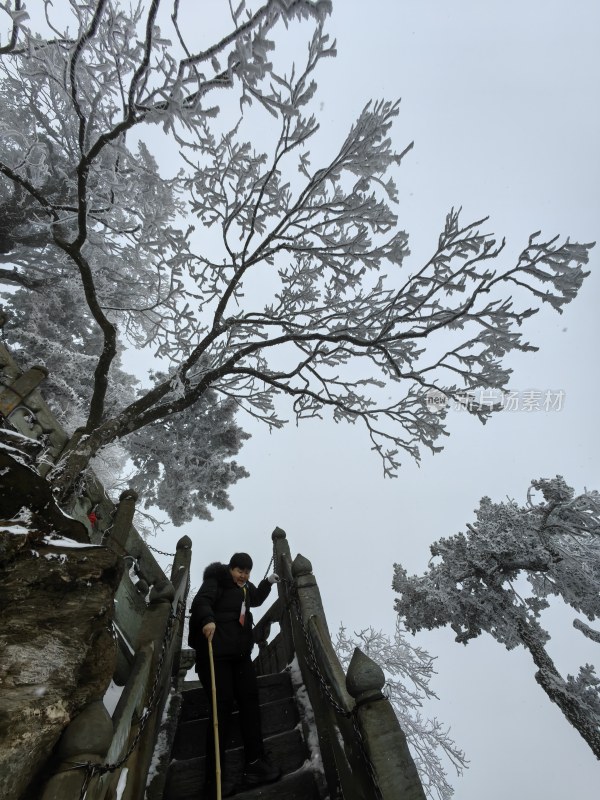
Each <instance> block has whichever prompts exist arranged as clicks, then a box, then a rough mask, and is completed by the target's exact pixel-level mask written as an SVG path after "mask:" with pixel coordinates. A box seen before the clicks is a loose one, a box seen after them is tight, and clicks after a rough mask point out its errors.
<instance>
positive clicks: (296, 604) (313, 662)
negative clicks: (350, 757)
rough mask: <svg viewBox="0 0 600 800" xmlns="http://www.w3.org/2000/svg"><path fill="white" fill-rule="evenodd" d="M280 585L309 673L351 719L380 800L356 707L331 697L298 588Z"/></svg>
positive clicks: (339, 711)
mask: <svg viewBox="0 0 600 800" xmlns="http://www.w3.org/2000/svg"><path fill="white" fill-rule="evenodd" d="M282 583H283V585H284V587H285V592H286V595H287V604H286V605H287V607H288V608H292V609H293V611H294V616H295V617H296V620H297V622H298V624H299V626H300V629H301V631H302V635H303V637H304V640H305V642H306V649H307V652H308V656H309V659H308V661H309V663H308V667H309V669H310V671H311V672H312V674H313V675H314V676H315V678H316V679H317V681H318V683H319V686H320V689H321V692H322V693H323V695H324V696H325V699H326V700H327V702H328V703H329V704H330V705H331V707H332V708H333V709H334V711H335V712H336V713H337V714H340V715H341V716H343V717H345V718H346V719H351V720H352V727H353V728H354V732H355V734H356V741H357V742H358V746H359V749H360V752H361V755H362V757H363V760H364V763H365V765H366V767H367V770H368V772H369V776H370V778H371V780H372V782H373V788H374V790H375V795H376V798H377V800H382V798H383V794H382V792H381V789H380V788H379V783H378V781H377V775H376V773H375V768H374V766H373V764H372V762H371V759H370V757H369V754H368V752H367V748H366V745H365V741H364V737H363V733H362V731H361V729H360V726H359V724H358V717H357V715H356V707H354V708H353V709H351V710H350V711H348V710H347V709H345V708H343V706H341V705H340V704H339V703H338V701H337V700H336V698H335V697H334V696H333V692H332V691H331V686H330V684H329V681H328V680H327V678H326V677H325V676H324V675H323V673H322V671H321V668H320V666H319V660H318V658H317V654H316V652H315V648H314V644H313V641H312V636H311V634H310V631H309V630H308V628H307V627H306V625H305V624H304V620H303V618H302V609H301V608H300V597H299V595H298V588H297V587H296V585H295V583H294V582H293V581H289V580H286V579H285V578H282Z"/></svg>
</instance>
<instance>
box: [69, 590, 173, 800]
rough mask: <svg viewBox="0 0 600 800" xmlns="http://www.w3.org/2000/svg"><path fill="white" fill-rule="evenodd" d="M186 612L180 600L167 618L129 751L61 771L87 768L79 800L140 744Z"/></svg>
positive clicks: (121, 764)
mask: <svg viewBox="0 0 600 800" xmlns="http://www.w3.org/2000/svg"><path fill="white" fill-rule="evenodd" d="M184 612H185V606H184V604H183V603H182V602H181V601H180V602H179V604H178V609H177V613H175V614H174V613H173V612H171V613H170V614H169V618H168V620H167V625H166V628H165V635H164V636H163V640H162V646H161V651H160V655H159V657H158V661H157V663H156V669H155V672H154V680H153V681H152V688H151V690H150V696H149V698H148V703H147V705H146V708H145V709H144V711H143V713H142V714H141V715H140V717H139V721H138V722H139V726H138V729H137V732H136V734H135V736H134V737H133V739H132V741H131V744H130V745H129V747H128V748H127V751H126V752H125V754H124V755H123V756H121V758H120V759H119V760H118V761H115V762H114V763H113V764H96V763H94V762H92V761H82V762H76V763H72V765H71V766H70V767H67V769H65V770H61V772H70V771H72V770H76V769H84V770H85V772H86V774H85V778H84V781H83V784H82V786H81V793H80V795H79V800H84V798H85V795H86V792H87V790H88V788H89V785H90V781H91V780H92V778H94V777H96V776H97V775H104V774H105V773H107V772H115V771H116V770H117V769H119V767H121V766H123V764H124V763H125V762H126V761H127V759H128V758H129V756H130V755H131V754H132V753H133V751H134V750H135V749H136V747H137V746H138V743H139V741H140V739H141V737H142V734H143V733H144V730H145V728H146V725H147V724H148V721H149V719H150V717H151V716H152V714H153V713H154V711H155V709H156V706H157V705H158V701H159V699H160V693H159V691H158V690H159V688H160V677H161V672H162V668H163V664H164V661H165V658H166V655H167V652H168V648H169V645H170V643H171V636H172V634H173V631H174V630H175V623H176V622H178V621H181V619H182V616H183V614H184ZM67 763H71V762H67Z"/></svg>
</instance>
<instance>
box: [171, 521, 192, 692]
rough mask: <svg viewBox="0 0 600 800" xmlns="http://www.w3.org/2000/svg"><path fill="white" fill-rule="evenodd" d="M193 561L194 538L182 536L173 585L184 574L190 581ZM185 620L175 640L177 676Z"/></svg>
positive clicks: (176, 553) (172, 575) (180, 625)
mask: <svg viewBox="0 0 600 800" xmlns="http://www.w3.org/2000/svg"><path fill="white" fill-rule="evenodd" d="M191 563H192V540H191V539H190V537H189V536H182V537H181V539H180V540H179V541H178V542H177V549H176V550H175V560H174V561H173V566H172V567H171V583H172V584H173V586H179V581H180V579H181V576H182V575H187V578H186V581H187V582H188V583H189V574H190V565H191ZM188 591H189V586H186V588H185V592H184V595H183V598H184V599H183V603H184V604H186V603H187V595H188ZM183 623H184V621H183V619H182V620H181V622H180V623H179V624H178V626H177V630H176V631H175V634H174V636H175V642H174V654H175V655H174V658H173V668H172V670H171V674H172V675H173V676H174V677H175V676H177V675H178V673H179V663H180V661H181V647H182V644H183V629H184V624H183ZM178 688H179V687H178Z"/></svg>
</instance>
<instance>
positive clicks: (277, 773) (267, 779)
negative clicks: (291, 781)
mask: <svg viewBox="0 0 600 800" xmlns="http://www.w3.org/2000/svg"><path fill="white" fill-rule="evenodd" d="M280 777H281V770H280V769H279V768H278V767H274V766H273V764H271V762H270V761H269V760H268V759H267V758H258V759H257V760H256V761H253V762H251V763H248V764H246V766H245V767H244V782H245V783H246V784H247V785H248V786H258V785H259V784H261V783H274V782H275V781H276V780H279V778H280Z"/></svg>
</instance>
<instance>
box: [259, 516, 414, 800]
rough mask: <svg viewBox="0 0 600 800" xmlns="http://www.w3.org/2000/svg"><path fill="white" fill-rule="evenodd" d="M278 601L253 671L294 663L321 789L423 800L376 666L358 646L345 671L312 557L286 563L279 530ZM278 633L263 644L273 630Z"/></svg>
mask: <svg viewBox="0 0 600 800" xmlns="http://www.w3.org/2000/svg"><path fill="white" fill-rule="evenodd" d="M272 538H273V546H274V563H275V571H276V572H277V573H278V574H279V576H280V578H281V583H280V584H279V585H278V595H279V596H278V599H277V601H276V602H275V603H274V604H273V605H272V606H271V608H269V609H268V610H267V612H266V614H265V615H264V616H263V618H262V619H261V620H260V621H259V622H258V624H257V625H256V629H255V639H256V642H257V644H258V646H259V655H258V657H257V659H256V666H257V670H258V672H259V674H265V673H268V672H274V671H280V670H282V669H284V668H286V666H289V665H290V664H292V663H295V659H297V664H298V667H299V669H300V672H301V675H302V680H303V683H304V685H305V687H306V690H307V692H308V696H309V699H310V703H311V706H312V710H313V714H314V718H315V727H316V730H317V734H318V739H319V749H320V752H321V758H322V762H323V771H324V774H325V781H326V784H327V785H326V787H322V789H323V795H325V794H328V795H329V796H330V797H332V798H333V797H343V798H344V800H365V798H368V799H369V800H371V798H374V799H375V798H379V799H380V800H424V798H425V793H424V790H423V787H422V784H421V782H420V780H419V776H418V773H417V770H416V767H415V764H414V761H413V759H412V757H411V755H410V752H409V750H408V746H407V743H406V737H405V736H404V733H403V731H402V729H401V727H400V724H399V722H398V719H397V717H396V714H395V713H394V710H393V708H392V706H391V704H390V702H389V701H388V699H387V698H386V697H385V696H384V695H383V693H382V689H383V687H384V684H385V677H384V674H383V672H382V670H381V668H380V667H379V666H378V665H377V664H376V663H375V662H374V661H372V659H370V658H369V657H368V656H366V655H365V654H364V653H362V652H361V650H359V649H358V648H357V649H356V650H355V652H354V656H353V658H352V660H351V662H350V665H349V668H348V673H347V674H344V671H343V669H342V666H341V664H340V662H339V660H338V658H337V655H336V653H335V650H334V648H333V645H332V642H331V635H330V633H329V630H328V628H327V620H326V618H325V612H324V610H323V605H322V602H321V595H320V592H319V587H318V585H317V581H316V579H315V576H314V575H313V573H312V565H311V563H310V561H308V560H307V559H306V558H304V557H303V556H301V555H298V556H296V558H295V559H294V560H293V561H292V559H291V555H290V549H289V545H288V542H287V539H286V535H285V533H284V532H283V531H282V530H281V529H279V528H276V529H275V531H274V532H273V535H272ZM274 623H277V624H278V625H279V631H278V633H277V635H276V636H275V637H274V638H273V640H272V641H271V642H269V643H268V644H267V640H268V638H269V636H270V632H271V627H272V626H273V624H274Z"/></svg>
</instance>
